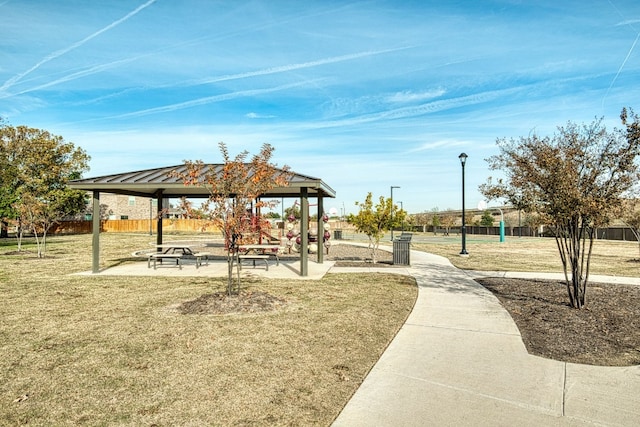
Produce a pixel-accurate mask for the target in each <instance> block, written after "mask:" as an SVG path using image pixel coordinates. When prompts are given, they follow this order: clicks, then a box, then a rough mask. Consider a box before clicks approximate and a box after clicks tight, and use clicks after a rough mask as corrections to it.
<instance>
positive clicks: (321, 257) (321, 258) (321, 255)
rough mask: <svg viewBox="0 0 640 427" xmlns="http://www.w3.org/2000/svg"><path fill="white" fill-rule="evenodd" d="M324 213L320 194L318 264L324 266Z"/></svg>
mask: <svg viewBox="0 0 640 427" xmlns="http://www.w3.org/2000/svg"><path fill="white" fill-rule="evenodd" d="M323 212H324V208H323V207H322V196H321V195H320V194H318V215H317V216H318V226H317V236H318V242H317V243H318V264H322V263H323V262H324V221H322V213H323Z"/></svg>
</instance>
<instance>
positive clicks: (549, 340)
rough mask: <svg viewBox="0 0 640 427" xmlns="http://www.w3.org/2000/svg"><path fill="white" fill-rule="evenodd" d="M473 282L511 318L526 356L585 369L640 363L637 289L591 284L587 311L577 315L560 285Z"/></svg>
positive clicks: (505, 280) (491, 280) (490, 280)
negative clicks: (596, 366)
mask: <svg viewBox="0 0 640 427" xmlns="http://www.w3.org/2000/svg"><path fill="white" fill-rule="evenodd" d="M477 281H478V282H479V283H480V284H481V285H483V286H484V287H485V288H487V289H488V290H490V291H491V292H492V293H493V294H494V295H495V296H496V297H497V298H498V299H499V300H500V302H501V303H502V305H503V307H504V308H505V309H506V310H507V311H508V312H509V313H510V314H511V317H512V318H513V320H514V321H515V322H516V324H517V326H518V329H519V330H520V333H521V334H522V339H523V341H524V344H525V346H526V347H527V350H528V351H529V353H531V354H535V355H538V356H542V357H547V358H550V359H555V360H559V361H564V362H573V363H582V364H589V365H600V366H630V365H639V364H640V286H632V285H618V284H602V283H590V284H589V285H588V287H587V301H586V307H585V308H583V309H581V310H577V309H574V308H571V307H570V305H569V297H568V295H567V290H566V285H565V283H564V282H559V281H550V280H525V279H508V278H486V279H478V280H477Z"/></svg>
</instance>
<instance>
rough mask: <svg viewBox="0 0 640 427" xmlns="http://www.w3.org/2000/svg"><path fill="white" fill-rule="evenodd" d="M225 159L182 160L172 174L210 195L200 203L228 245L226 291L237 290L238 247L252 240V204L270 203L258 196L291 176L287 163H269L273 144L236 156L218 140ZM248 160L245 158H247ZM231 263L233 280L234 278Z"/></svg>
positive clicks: (238, 281)
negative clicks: (213, 162) (215, 162)
mask: <svg viewBox="0 0 640 427" xmlns="http://www.w3.org/2000/svg"><path fill="white" fill-rule="evenodd" d="M218 147H219V148H220V152H221V154H222V157H223V161H224V163H223V164H222V165H221V167H220V168H215V169H214V168H208V167H207V166H206V165H205V164H204V163H203V162H202V161H201V160H198V161H185V169H186V171H185V172H184V173H180V172H178V171H174V172H173V173H172V174H171V175H172V176H175V177H178V178H181V179H182V180H183V181H184V183H185V185H197V186H200V187H204V188H207V189H208V190H209V199H208V200H207V202H206V203H204V204H203V210H204V211H205V212H207V216H208V217H209V219H210V221H211V222H213V223H214V224H215V225H217V226H218V227H220V228H221V229H222V230H223V233H224V236H225V244H226V247H227V249H228V257H227V261H228V273H229V274H228V281H227V292H228V294H229V295H231V294H232V293H234V292H235V293H239V292H240V263H239V259H238V255H239V254H238V249H239V247H240V245H241V244H247V243H252V241H251V240H250V239H252V232H253V231H255V227H256V223H255V218H254V217H253V216H252V206H255V207H256V209H259V208H261V207H264V206H271V205H272V203H271V202H268V201H263V200H260V199H259V197H260V196H262V195H263V194H265V193H267V192H268V191H269V190H271V189H272V188H274V187H278V186H286V185H288V183H289V180H290V178H291V173H290V172H289V167H288V166H284V167H282V168H277V166H276V165H275V164H273V163H271V157H272V156H273V152H274V148H273V147H272V146H271V145H269V144H264V145H263V146H262V148H261V150H260V153H258V154H256V155H253V156H252V157H251V158H250V160H248V158H249V153H248V152H247V151H243V152H241V153H240V154H238V155H237V156H236V157H234V158H232V157H231V156H230V155H229V151H228V150H227V147H226V145H225V144H224V143H223V142H220V143H219V144H218ZM247 160H248V161H247ZM234 265H235V267H236V280H235V282H234Z"/></svg>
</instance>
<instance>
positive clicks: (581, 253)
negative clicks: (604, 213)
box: [555, 218, 595, 309]
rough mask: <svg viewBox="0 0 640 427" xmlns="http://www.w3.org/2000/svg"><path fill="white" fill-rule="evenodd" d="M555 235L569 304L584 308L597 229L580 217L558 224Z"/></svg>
mask: <svg viewBox="0 0 640 427" xmlns="http://www.w3.org/2000/svg"><path fill="white" fill-rule="evenodd" d="M555 237H556V243H557V245H558V251H559V252H560V259H561V260H562V267H563V271H564V276H565V283H566V285H567V294H568V296H569V304H570V305H571V307H573V308H577V309H582V308H584V306H585V303H586V294H587V283H588V281H589V267H590V265H591V253H592V250H593V241H594V239H595V229H594V228H592V227H589V226H583V225H582V220H581V219H580V218H572V219H570V220H567V221H566V223H565V224H561V225H557V226H556V233H555ZM587 241H588V243H589V244H588V247H587ZM569 271H570V272H571V277H569Z"/></svg>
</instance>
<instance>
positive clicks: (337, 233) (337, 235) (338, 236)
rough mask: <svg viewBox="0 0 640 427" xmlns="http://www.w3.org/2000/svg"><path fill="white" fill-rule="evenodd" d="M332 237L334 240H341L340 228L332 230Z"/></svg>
mask: <svg viewBox="0 0 640 427" xmlns="http://www.w3.org/2000/svg"><path fill="white" fill-rule="evenodd" d="M333 238H334V239H336V240H342V230H333Z"/></svg>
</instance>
